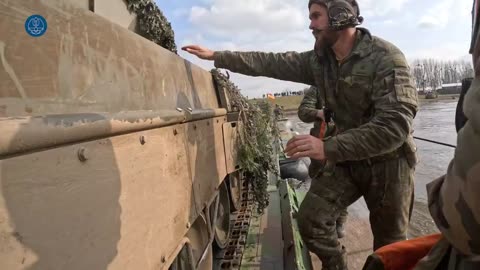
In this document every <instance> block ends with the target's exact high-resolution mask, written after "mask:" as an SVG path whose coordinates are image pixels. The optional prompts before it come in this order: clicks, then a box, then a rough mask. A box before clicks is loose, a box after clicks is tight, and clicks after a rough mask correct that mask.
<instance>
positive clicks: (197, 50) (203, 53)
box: [182, 45, 214, 60]
mask: <svg viewBox="0 0 480 270" xmlns="http://www.w3.org/2000/svg"><path fill="white" fill-rule="evenodd" d="M182 50H184V51H186V52H189V53H191V54H193V55H196V56H197V57H198V58H200V59H204V60H213V54H214V51H212V50H210V49H208V48H205V47H202V46H198V45H188V46H184V47H182Z"/></svg>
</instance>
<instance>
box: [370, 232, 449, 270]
mask: <svg viewBox="0 0 480 270" xmlns="http://www.w3.org/2000/svg"><path fill="white" fill-rule="evenodd" d="M441 237H442V235H441V234H433V235H428V236H424V237H419V238H415V239H411V240H406V241H401V242H396V243H393V244H390V245H387V246H384V247H381V248H379V249H377V250H376V251H375V253H373V254H372V255H370V256H368V258H367V261H366V263H365V265H364V266H363V270H380V269H381V270H411V269H413V268H414V267H415V265H417V263H418V262H419V261H420V260H421V259H422V258H423V257H425V256H426V255H427V254H428V252H430V250H431V249H432V247H433V246H434V245H435V244H436V243H437V242H438V241H439V240H440V238H441Z"/></svg>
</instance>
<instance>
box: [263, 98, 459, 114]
mask: <svg viewBox="0 0 480 270" xmlns="http://www.w3.org/2000/svg"><path fill="white" fill-rule="evenodd" d="M459 97H460V95H458V94H454V95H439V96H438V98H436V99H426V98H425V95H419V96H418V99H419V100H420V104H424V103H432V102H439V101H457V100H458V98H459ZM302 99H303V96H287V97H276V98H275V99H274V100H272V101H271V102H272V103H273V104H276V105H279V106H280V107H283V111H284V112H296V111H297V110H298V106H300V103H301V102H302ZM256 100H258V99H256ZM260 100H264V99H260Z"/></svg>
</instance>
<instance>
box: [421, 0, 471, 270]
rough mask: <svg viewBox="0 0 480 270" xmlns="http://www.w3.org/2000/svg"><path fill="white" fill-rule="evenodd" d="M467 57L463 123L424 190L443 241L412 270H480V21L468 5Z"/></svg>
mask: <svg viewBox="0 0 480 270" xmlns="http://www.w3.org/2000/svg"><path fill="white" fill-rule="evenodd" d="M472 11H473V12H472V14H473V20H472V21H473V28H472V29H473V34H472V43H471V48H470V53H471V54H472V56H473V65H474V70H475V79H474V80H473V82H472V84H471V86H470V89H469V90H468V92H467V94H466V96H465V101H464V103H463V112H464V114H465V116H466V118H467V119H468V121H467V122H466V123H465V125H464V126H463V128H462V129H460V131H459V132H458V136H457V149H456V150H455V156H454V158H453V160H452V162H451V163H450V166H449V167H448V170H447V174H446V175H444V176H443V177H441V178H439V179H437V180H435V181H433V182H432V183H430V184H428V185H427V190H428V205H429V208H430V214H431V215H432V217H433V219H434V221H435V223H436V224H437V227H438V228H439V229H440V231H441V232H442V237H443V238H442V239H441V240H440V241H439V242H438V243H437V245H435V246H434V247H433V248H432V249H431V251H430V253H429V254H428V255H427V256H426V257H425V258H424V259H423V260H422V261H421V262H420V263H419V264H418V265H417V266H416V268H415V270H436V269H445V270H457V269H466V270H473V269H480V196H479V194H480V29H479V27H480V21H479V18H478V14H479V11H480V5H479V3H478V0H476V1H474V5H473V10H472Z"/></svg>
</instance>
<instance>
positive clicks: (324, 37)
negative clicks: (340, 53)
mask: <svg viewBox="0 0 480 270" xmlns="http://www.w3.org/2000/svg"><path fill="white" fill-rule="evenodd" d="M313 35H314V37H315V51H317V52H318V51H322V50H324V49H325V48H328V47H332V46H333V45H334V44H335V43H336V42H337V40H338V38H339V34H338V32H336V31H331V30H319V29H315V30H313Z"/></svg>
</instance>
